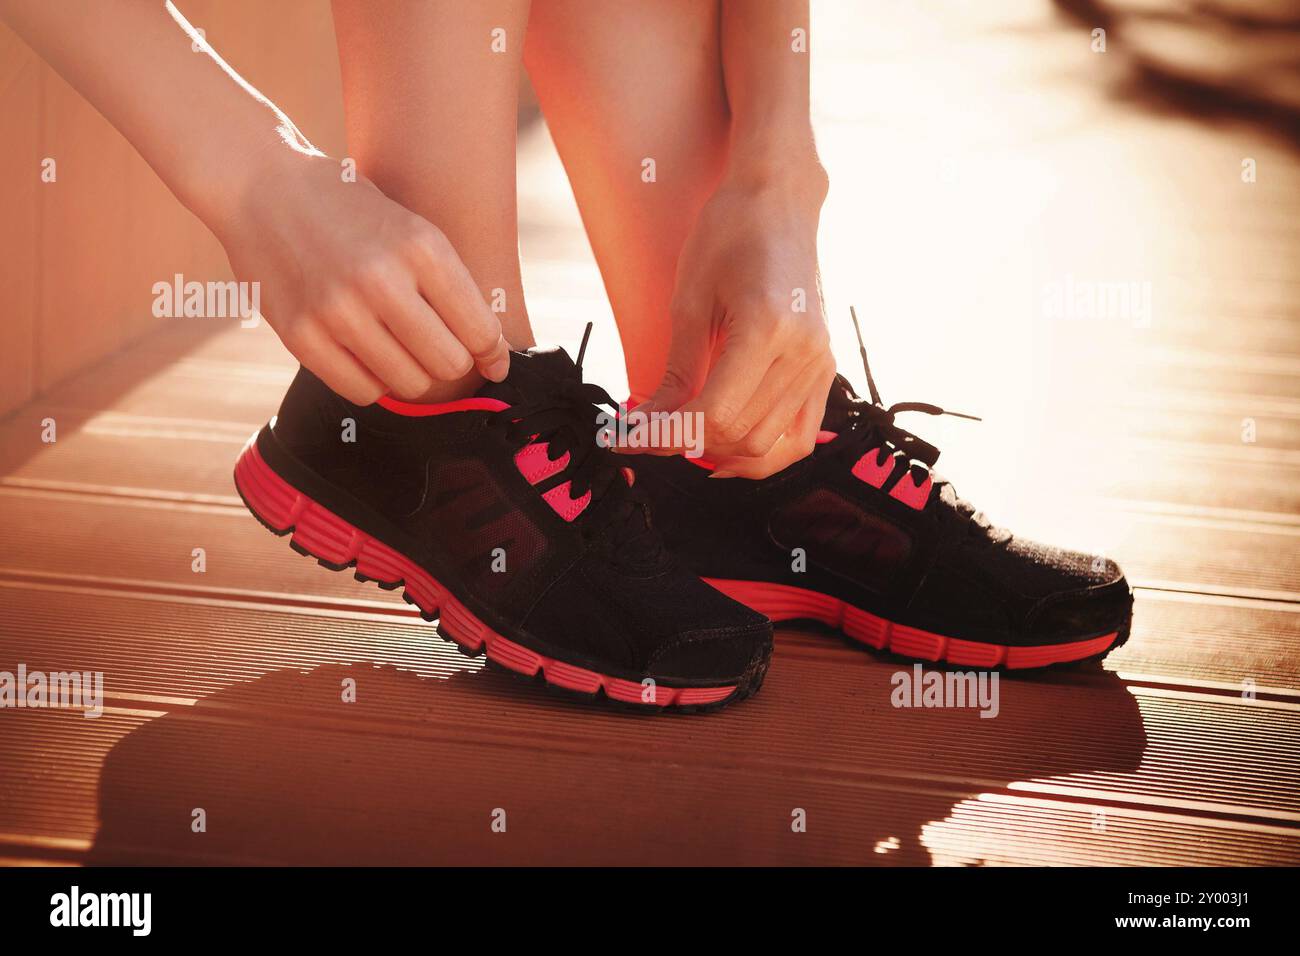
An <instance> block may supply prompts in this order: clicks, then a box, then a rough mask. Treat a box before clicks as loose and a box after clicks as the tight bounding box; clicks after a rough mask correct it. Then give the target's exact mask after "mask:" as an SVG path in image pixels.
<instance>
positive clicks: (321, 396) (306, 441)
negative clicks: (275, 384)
mask: <svg viewBox="0 0 1300 956" xmlns="http://www.w3.org/2000/svg"><path fill="white" fill-rule="evenodd" d="M347 404H348V403H347V402H346V401H345V400H344V399H342V398H340V397H339V396H338V395H335V394H334V393H333V392H332V391H330V389H329V388H328V387H327V386H326V385H325V383H324V382H322V381H321V380H320V379H319V378H317V377H316V376H315V375H314V374H312V373H311V372H309V371H308V370H307V369H306V368H304V367H302V366H299V367H298V374H297V375H295V376H294V377H293V381H292V382H291V383H290V384H289V389H288V391H286V392H285V393H284V398H283V399H281V400H280V409H279V411H278V412H276V416H275V420H274V422H273V423H272V426H271V430H272V431H273V432H274V433H275V437H276V439H277V441H279V443H280V444H281V445H282V446H283V447H284V448H285V450H287V451H289V452H291V453H293V454H298V455H302V454H304V453H308V452H310V450H311V449H313V448H317V447H319V446H320V445H321V443H322V442H323V441H324V439H325V429H326V427H327V423H328V422H329V421H330V420H331V419H332V418H334V417H336V416H335V413H336V412H337V417H338V418H339V419H340V421H341V420H342V418H344V417H345V416H346V409H345V407H344V406H346V405H347Z"/></svg>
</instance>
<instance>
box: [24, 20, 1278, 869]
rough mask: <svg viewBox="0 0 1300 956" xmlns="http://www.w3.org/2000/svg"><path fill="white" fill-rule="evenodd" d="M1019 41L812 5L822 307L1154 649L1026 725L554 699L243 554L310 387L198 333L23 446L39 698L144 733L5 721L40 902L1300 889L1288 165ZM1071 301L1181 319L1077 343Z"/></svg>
mask: <svg viewBox="0 0 1300 956" xmlns="http://www.w3.org/2000/svg"><path fill="white" fill-rule="evenodd" d="M984 7H985V5H983V4H974V3H972V4H967V5H958V12H953V5H952V4H943V5H940V6H933V7H931V6H927V5H903V4H896V5H890V4H886V5H884V7H883V8H882V12H880V13H879V15H873V16H872V17H870V18H865V17H864V15H863V14H861V13H851V12H848V10H849V9H851V5H847V4H846V5H840V6H833V5H831V6H827V7H824V8H818V15H817V16H818V19H816V20H815V21H814V35H815V37H816V38H817V39H816V55H817V59H816V60H815V61H814V62H815V64H816V67H815V85H816V91H817V117H816V122H817V125H818V131H819V137H820V143H821V146H822V149H823V153H824V155H825V159H826V162H827V165H828V167H829V168H830V172H831V175H832V181H833V183H834V187H833V191H832V196H831V200H830V204H829V206H828V209H827V214H826V218H825V224H824V225H825V229H824V234H823V254H824V262H823V270H824V273H825V276H826V283H827V296H828V304H829V306H830V308H831V314H832V317H833V321H834V322H835V326H836V328H835V336H836V344H837V347H838V348H839V350H840V354H841V356H842V360H843V364H842V368H844V369H845V370H846V371H848V372H849V373H850V375H851V376H852V377H854V378H855V379H857V378H859V373H857V372H856V367H857V365H856V354H855V349H854V347H853V340H852V331H851V328H849V327H848V326H847V321H846V320H847V316H846V314H845V313H846V308H847V305H848V303H850V302H853V303H856V305H857V307H858V311H859V314H861V315H864V316H866V317H868V336H869V339H870V341H869V347H870V348H871V351H872V362H873V370H874V371H875V373H876V375H877V378H878V380H879V382H880V385H881V389H882V391H883V392H884V395H885V398H886V400H887V401H898V400H903V399H922V400H931V401H936V402H939V403H941V404H943V405H945V406H947V407H951V408H959V409H962V410H964V411H971V412H975V413H978V414H982V415H984V416H985V419H986V420H985V422H984V423H982V424H973V423H968V422H951V421H933V422H932V421H930V420H928V419H920V420H918V421H916V422H915V423H914V424H915V427H916V429H917V431H918V432H920V433H921V434H922V435H925V436H927V437H933V436H936V435H937V436H938V442H937V443H938V444H939V445H940V447H942V448H943V449H944V459H943V461H941V463H940V471H942V472H943V473H944V474H946V475H948V476H950V477H952V478H953V479H954V480H955V481H956V483H957V485H958V487H959V489H960V490H961V491H962V492H963V494H964V495H966V496H968V497H970V498H971V499H972V500H974V501H976V502H977V503H978V504H980V505H981V506H983V507H984V508H985V509H986V510H987V511H988V512H989V513H990V514H991V516H992V517H993V518H994V519H996V520H997V521H999V522H1000V523H1004V524H1006V525H1008V526H1010V527H1012V528H1015V529H1017V530H1023V531H1024V532H1025V533H1027V534H1030V535H1033V536H1038V537H1042V538H1047V539H1049V540H1055V541H1060V542H1062V543H1068V544H1075V545H1081V546H1085V547H1089V548H1093V549H1101V550H1103V551H1104V552H1105V553H1107V554H1108V555H1111V556H1113V557H1115V558H1116V559H1117V560H1119V561H1120V562H1121V563H1122V564H1123V565H1124V567H1125V569H1126V570H1127V572H1128V574H1129V577H1130V580H1131V581H1133V582H1134V584H1135V585H1136V586H1137V608H1136V617H1135V624H1134V633H1133V637H1132V639H1131V641H1130V642H1129V644H1128V645H1127V646H1126V647H1124V648H1123V649H1122V650H1121V651H1120V652H1118V653H1115V654H1113V655H1112V656H1111V657H1110V658H1109V659H1108V660H1107V661H1106V662H1105V665H1104V667H1100V668H1093V669H1086V670H1082V671H1077V670H1076V671H1056V672H1051V673H1048V674H1045V675H1039V676H1032V677H1017V678H1008V679H1005V680H1004V681H1003V682H1002V684H1001V701H1000V705H1001V707H1000V714H999V715H998V717H997V718H996V719H991V720H988V719H980V718H979V715H978V713H977V712H976V711H974V710H958V709H932V710H908V709H896V708H894V707H892V706H891V704H890V691H891V689H892V688H891V684H890V678H891V675H893V674H894V673H895V672H896V671H898V670H899V669H900V665H899V664H898V663H895V662H892V661H889V660H884V659H880V658H878V657H875V656H872V655H871V654H868V653H865V652H862V651H859V650H857V649H854V648H851V647H848V646H846V645H845V644H843V643H840V642H838V641H835V640H831V639H829V638H827V637H825V636H822V635H819V634H816V633H812V632H801V631H797V630H790V629H783V630H781V631H780V632H779V633H778V638H777V653H776V657H775V660H774V664H773V669H772V671H771V673H770V675H769V678H768V681H767V683H766V685H765V686H764V688H763V690H762V692H761V693H760V694H759V695H758V696H757V697H756V698H754V699H753V700H751V701H748V702H745V703H743V704H741V705H739V706H736V707H733V708H730V709H728V710H726V711H723V712H722V713H720V714H717V715H713V716H699V717H693V716H671V715H663V716H656V717H643V716H638V715H628V714H623V713H612V712H607V711H606V710H604V709H598V708H594V707H590V706H583V705H580V704H575V703H572V702H570V701H568V700H566V699H562V698H555V697H552V696H551V695H549V694H547V693H545V692H544V691H543V690H541V689H539V688H536V687H532V686H528V685H526V684H523V683H521V682H518V681H516V680H515V679H513V678H511V677H510V676H508V675H504V674H502V673H500V672H497V671H495V670H493V669H484V668H483V666H482V663H481V661H470V660H467V659H466V658H464V657H463V656H461V655H460V654H458V653H456V652H455V651H454V650H453V648H452V646H451V645H450V644H448V643H445V642H443V641H441V640H439V639H437V637H436V627H435V626H434V625H431V624H427V623H424V622H422V621H420V620H419V619H418V618H417V617H415V616H414V615H413V614H412V613H411V609H410V608H409V607H408V606H407V605H405V604H403V603H402V602H401V601H399V600H397V599H396V598H395V597H394V596H393V595H391V594H387V593H384V592H381V591H379V590H378V589H376V588H374V587H373V586H369V585H366V586H363V585H360V584H357V583H356V582H354V581H353V580H352V579H351V577H350V576H349V575H344V574H330V573H327V572H325V571H324V570H323V569H321V568H320V567H318V566H317V565H316V564H315V563H314V562H311V561H308V560H306V559H303V558H300V557H298V556H296V555H295V554H293V553H292V552H291V551H290V550H289V549H288V547H287V546H286V544H285V542H284V541H283V540H281V539H277V538H275V537H273V536H272V535H269V534H267V533H266V532H265V531H264V530H263V529H262V528H261V527H260V526H259V525H258V524H257V522H255V521H254V520H253V519H252V518H251V517H249V515H248V514H247V513H246V512H245V511H244V509H243V507H242V506H241V504H240V502H239V500H238V498H237V497H236V495H235V491H234V487H233V484H232V480H231V475H230V472H231V467H232V463H233V460H234V457H235V455H236V454H237V452H238V451H239V448H240V445H241V444H242V443H243V442H244V441H245V440H246V439H247V437H248V436H249V435H250V434H251V433H252V432H253V431H254V430H255V429H256V428H257V427H258V426H259V425H260V424H261V423H262V422H263V421H265V419H266V418H267V417H268V416H269V415H270V414H272V413H273V412H274V410H275V407H276V405H277V403H278V400H279V398H280V396H281V394H282V392H283V389H284V387H285V385H286V384H287V383H288V380H289V378H290V376H291V373H292V367H293V366H292V363H291V360H290V359H289V357H288V355H287V354H286V353H285V352H284V350H283V349H282V348H281V347H280V346H279V344H278V343H277V342H276V340H275V338H274V336H273V335H272V334H271V333H270V331H269V330H268V329H267V328H265V327H261V328H257V329H253V330H244V329H240V328H238V327H236V326H234V325H231V324H229V323H222V322H219V321H203V320H177V321H176V322H175V323H173V324H172V325H170V326H168V327H167V328H166V329H165V330H164V331H163V332H161V333H158V334H152V335H150V336H149V337H147V338H145V339H143V340H140V341H137V342H136V343H135V344H134V345H133V346H131V347H130V348H128V349H127V350H125V351H123V352H122V353H121V354H119V355H117V356H116V357H114V358H112V359H110V360H108V361H107V362H105V363H103V364H102V365H100V366H98V367H97V368H95V369H94V370H92V371H91V372H89V373H88V374H85V375H82V376H80V377H78V378H77V379H76V380H73V381H69V382H66V383H65V384H64V385H62V386H61V387H58V388H56V389H54V390H53V391H51V392H49V393H48V394H46V395H45V396H44V397H42V398H40V399H38V400H37V401H35V402H33V403H31V404H29V405H27V406H26V407H24V408H22V409H19V410H18V411H17V412H16V413H14V414H13V415H11V416H9V417H7V418H6V419H3V420H0V502H3V504H2V505H0V541H3V551H2V552H0V670H8V671H13V670H15V669H16V668H17V666H18V664H20V663H23V664H26V665H27V667H28V668H29V669H33V670H43V671H56V670H65V669H76V670H91V671H103V672H104V680H105V695H106V699H105V704H106V708H105V712H104V714H103V716H102V717H100V718H98V719H86V718H84V717H83V716H82V714H81V713H79V712H76V711H70V710H50V709H46V710H33V709H23V710H9V711H0V860H2V861H7V862H24V861H26V862H72V863H78V862H221V863H226V862H276V863H542V862H545V863H650V864H668V863H705V864H716V863H752V864H765V863H771V864H782V863H789V864H809V863H835V864H881V865H895V864H912V865H915V864H928V863H935V864H985V865H992V864H1175V865H1178V864H1291V865H1294V864H1297V863H1300V747H1298V746H1297V744H1298V743H1300V280H1298V279H1297V275H1296V271H1295V263H1296V262H1300V215H1297V213H1298V212H1300V160H1298V159H1297V155H1296V151H1295V145H1294V141H1293V140H1292V139H1291V138H1290V137H1289V136H1287V135H1284V134H1283V132H1284V131H1283V132H1279V130H1278V129H1277V128H1276V126H1275V124H1273V123H1272V118H1273V117H1272V115H1271V114H1270V115H1269V116H1266V117H1263V118H1256V119H1253V120H1246V119H1231V118H1227V119H1225V118H1223V117H1221V116H1219V117H1215V118H1214V119H1213V120H1212V121H1210V120H1208V119H1206V118H1204V117H1198V116H1196V115H1189V114H1187V113H1185V112H1184V111H1181V110H1180V109H1178V108H1176V107H1173V106H1169V105H1165V104H1162V103H1160V102H1154V103H1153V102H1151V101H1150V100H1149V99H1148V98H1145V97H1140V96H1134V95H1131V87H1129V86H1128V79H1127V77H1128V76H1129V73H1128V69H1127V64H1126V61H1125V59H1124V57H1125V55H1126V54H1125V51H1124V46H1123V42H1122V40H1121V39H1120V36H1119V35H1116V37H1115V38H1114V39H1113V40H1112V41H1111V47H1110V51H1109V52H1108V53H1107V54H1105V55H1104V56H1099V55H1097V54H1093V53H1091V52H1090V50H1089V48H1088V30H1087V29H1086V28H1084V27H1080V26H1077V25H1074V24H1071V23H1070V22H1069V21H1066V20H1063V19H1059V18H1057V16H1056V15H1055V14H1053V12H1052V11H1051V10H1050V9H1049V8H1048V7H1047V6H1046V5H1044V6H1042V7H1041V8H1040V7H1035V6H1033V5H1029V6H1026V7H1024V8H1023V9H1022V8H1021V7H1018V6H1017V7H1015V8H1014V9H1015V10H1016V11H1017V12H1016V13H1015V14H1014V15H1008V14H1006V13H1001V14H995V13H993V12H991V11H987V10H985V9H984ZM1246 157H1249V158H1253V159H1255V160H1256V162H1257V169H1258V177H1257V180H1256V181H1255V182H1254V183H1249V184H1248V183H1243V182H1242V180H1241V175H1240V174H1241V162H1242V159H1243V158H1246ZM520 162H521V193H522V195H521V203H522V206H523V209H522V216H523V223H522V230H523V236H522V241H523V250H524V255H525V268H526V274H525V280H526V284H527V288H528V292H529V296H530V308H531V311H532V313H533V315H534V318H535V323H536V325H537V327H538V329H539V332H540V336H541V337H542V338H543V339H544V340H548V341H555V342H559V343H561V344H566V345H573V344H576V340H577V337H578V335H579V333H580V330H581V327H582V325H583V324H584V323H585V322H586V321H587V320H588V319H594V320H595V321H596V322H597V332H596V334H595V337H594V340H593V345H592V349H591V351H590V353H589V354H590V356H591V358H590V359H589V364H588V367H589V369H591V370H592V372H593V375H594V376H595V377H597V378H598V379H599V380H601V381H602V383H604V384H606V385H607V386H609V389H610V391H611V393H614V394H617V393H618V392H619V390H620V389H621V388H623V387H624V384H625V383H624V380H623V376H622V373H621V368H620V362H619V355H618V346H617V340H616V337H615V334H614V330H613V324H612V321H611V320H610V317H609V314H608V307H607V305H605V303H604V301H603V298H602V295H601V286H600V280H599V276H598V275H597V273H596V272H595V269H594V266H593V265H592V263H591V259H590V255H589V253H588V251H587V249H586V246H585V242H584V240H583V238H582V234H581V229H580V225H579V223H578V220H577V216H576V212H575V210H574V209H573V206H572V202H571V200H570V199H569V198H568V196H567V192H565V188H566V187H565V185H564V180H563V174H562V171H561V170H560V168H559V165H558V161H557V160H556V159H555V157H554V154H553V151H552V150H551V147H550V144H549V141H548V140H547V137H546V133H545V130H544V128H542V127H533V128H531V129H529V130H528V131H527V132H526V133H525V134H524V135H523V138H522V141H521V150H520ZM1067 283H1069V284H1070V286H1071V287H1072V288H1075V289H1076V290H1077V289H1079V288H1086V287H1087V286H1088V284H1089V283H1092V284H1094V286H1098V287H1099V286H1100V284H1102V283H1135V284H1136V285H1135V286H1134V288H1136V289H1138V290H1139V292H1140V291H1141V290H1149V291H1150V296H1151V298H1150V305H1151V307H1150V309H1149V310H1147V311H1144V310H1143V309H1142V308H1141V307H1140V302H1139V304H1138V305H1135V306H1133V307H1132V308H1130V309H1128V310H1121V311H1120V314H1103V313H1102V312H1101V311H1098V310H1094V311H1092V312H1088V311H1087V310H1086V309H1081V310H1075V312H1074V313H1072V314H1068V315H1062V314H1057V313H1056V312H1054V311H1053V308H1052V306H1051V301H1052V296H1053V294H1054V292H1055V291H1059V290H1061V289H1063V288H1065V287H1066V284H1067ZM1135 301H1138V300H1135ZM1080 311H1082V312H1083V313H1084V314H1078V313H1079V312H1080ZM47 417H51V418H54V419H55V420H56V421H57V423H58V441H57V442H56V443H54V444H44V443H42V442H41V440H40V436H41V425H40V423H41V420H42V419H44V418H47ZM1243 437H1247V438H1253V439H1254V440H1253V441H1247V440H1243ZM194 548H203V549H204V550H205V552H206V564H207V570H206V572H204V573H201V574H200V573H195V572H194V571H193V570H192V569H191V562H192V557H191V553H192V549H194ZM348 677H351V678H354V679H355V680H356V682H357V688H358V699H357V701H356V702H355V703H347V704H345V703H342V702H341V701H340V687H341V682H342V681H343V680H344V679H345V678H348ZM196 808H202V809H203V810H204V811H205V812H206V818H207V830H206V832H205V833H194V832H192V829H191V819H192V813H193V811H194V810H195V809H196ZM498 808H500V809H503V810H504V811H505V813H506V820H507V829H506V832H505V833H504V834H502V833H495V832H493V829H492V827H491V823H492V820H493V813H494V811H495V810H497V809H498ZM796 809H802V810H804V811H806V817H807V830H806V832H792V828H791V819H792V812H793V811H795V810H796Z"/></svg>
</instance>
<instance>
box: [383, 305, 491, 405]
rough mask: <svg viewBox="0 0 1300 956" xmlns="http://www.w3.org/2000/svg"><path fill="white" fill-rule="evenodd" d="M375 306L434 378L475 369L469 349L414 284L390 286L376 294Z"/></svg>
mask: <svg viewBox="0 0 1300 956" xmlns="http://www.w3.org/2000/svg"><path fill="white" fill-rule="evenodd" d="M377 309H378V313H379V320H380V321H381V322H382V323H383V324H384V325H386V326H387V327H388V330H389V331H390V332H391V333H392V334H393V337H394V338H396V339H397V341H399V342H400V343H401V344H402V345H403V346H404V347H405V348H406V350H407V351H408V352H410V353H411V355H412V356H413V357H414V358H415V360H416V361H417V362H419V363H420V365H421V366H423V367H424V370H425V371H426V372H428V373H429V375H431V376H432V377H433V378H435V379H437V380H438V381H441V382H456V381H459V380H460V379H462V378H464V377H465V376H466V375H468V374H469V373H470V372H472V371H473V370H474V359H473V357H472V356H471V355H470V354H469V350H468V349H466V348H465V346H464V345H463V344H462V343H461V341H460V340H459V339H458V338H456V336H455V335H453V334H452V332H451V330H450V329H448V328H447V326H446V324H445V323H444V322H443V321H442V317H441V316H440V315H438V313H437V312H435V311H434V310H433V309H432V308H431V307H430V305H429V303H428V302H426V301H425V300H424V298H423V296H421V295H420V294H419V292H417V291H416V289H415V287H414V285H408V284H406V283H401V284H395V285H393V286H391V287H389V288H388V289H386V290H385V291H384V293H383V295H382V296H381V297H380V298H379V301H378V303H377Z"/></svg>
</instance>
